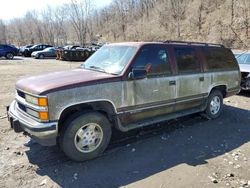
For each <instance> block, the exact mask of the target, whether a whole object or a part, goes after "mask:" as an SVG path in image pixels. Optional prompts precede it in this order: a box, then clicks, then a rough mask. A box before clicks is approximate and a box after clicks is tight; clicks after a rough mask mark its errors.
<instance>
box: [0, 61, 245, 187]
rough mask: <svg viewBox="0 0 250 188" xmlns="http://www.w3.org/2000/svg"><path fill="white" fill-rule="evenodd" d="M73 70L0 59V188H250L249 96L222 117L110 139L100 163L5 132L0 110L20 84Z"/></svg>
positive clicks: (235, 99)
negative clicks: (71, 157)
mask: <svg viewBox="0 0 250 188" xmlns="http://www.w3.org/2000/svg"><path fill="white" fill-rule="evenodd" d="M79 64H80V63H75V62H71V63H68V62H62V61H56V60H48V59H46V60H34V59H31V58H21V57H17V58H15V60H12V61H8V60H4V59H0V80H1V87H0V152H1V154H0V187H84V188H85V187H86V188H89V187H90V188H92V187H97V188H99V187H104V188H106V187H107V188H112V187H131V188H132V187H134V188H141V187H145V188H146V187H147V188H151V187H152V188H167V187H185V188H186V187H197V188H200V187H207V188H208V187H209V188H210V187H250V123H249V121H250V111H249V109H250V98H249V97H250V93H246V92H245V93H241V94H239V95H236V96H232V97H230V98H227V99H225V100H224V110H223V113H222V115H221V116H220V117H219V118H218V119H216V120H206V119H204V118H203V117H201V116H200V115H198V114H197V115H192V116H188V117H184V118H180V119H176V120H172V121H168V122H164V123H161V124H159V125H152V126H150V127H149V128H144V129H139V130H135V131H131V132H129V133H126V134H125V133H122V134H121V133H119V132H115V133H114V134H113V137H112V141H111V144H110V146H109V148H108V150H107V151H106V152H105V153H104V155H103V156H101V157H100V158H97V159H94V160H91V161H87V162H83V163H76V162H73V161H70V160H69V159H67V158H66V157H65V156H64V154H63V153H62V152H61V151H60V150H59V148H58V147H43V146H40V145H38V144H37V143H35V142H34V141H32V140H30V138H29V137H26V136H24V135H22V134H16V133H14V131H13V130H11V129H10V128H9V123H8V121H7V119H6V118H5V115H6V114H5V106H6V105H9V104H10V102H11V101H12V100H13V99H14V95H15V89H14V88H15V82H16V81H17V80H18V79H19V78H21V77H24V76H29V75H35V74H39V73H44V72H51V71H57V70H67V69H72V68H75V67H77V66H79Z"/></svg>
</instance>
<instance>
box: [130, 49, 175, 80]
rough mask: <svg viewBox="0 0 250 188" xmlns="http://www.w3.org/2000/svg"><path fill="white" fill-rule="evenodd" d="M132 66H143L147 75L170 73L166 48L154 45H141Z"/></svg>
mask: <svg viewBox="0 0 250 188" xmlns="http://www.w3.org/2000/svg"><path fill="white" fill-rule="evenodd" d="M133 68H142V69H144V68H145V69H146V70H147V71H148V76H157V75H167V74H171V68H170V62H169V58H168V53H167V50H166V48H165V47H164V46H156V45H150V46H145V47H143V48H142V49H141V50H140V52H139V54H138V56H137V57H136V59H135V61H134V64H133Z"/></svg>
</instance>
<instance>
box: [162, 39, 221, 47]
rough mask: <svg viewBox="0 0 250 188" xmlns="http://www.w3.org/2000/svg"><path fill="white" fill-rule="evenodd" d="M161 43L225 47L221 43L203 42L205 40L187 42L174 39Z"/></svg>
mask: <svg viewBox="0 0 250 188" xmlns="http://www.w3.org/2000/svg"><path fill="white" fill-rule="evenodd" d="M163 43H168V44H181V45H183V44H185V45H197V46H214V47H223V48H225V46H224V45H222V44H215V43H205V42H189V41H174V40H166V41H164V42H163Z"/></svg>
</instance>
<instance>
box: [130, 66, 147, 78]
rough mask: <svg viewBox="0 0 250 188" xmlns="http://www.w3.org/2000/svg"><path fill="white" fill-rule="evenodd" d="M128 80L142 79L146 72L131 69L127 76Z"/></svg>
mask: <svg viewBox="0 0 250 188" xmlns="http://www.w3.org/2000/svg"><path fill="white" fill-rule="evenodd" d="M128 77H129V79H132V80H137V79H143V78H146V77H147V71H146V70H145V69H138V68H135V69H132V72H130V73H129V75H128Z"/></svg>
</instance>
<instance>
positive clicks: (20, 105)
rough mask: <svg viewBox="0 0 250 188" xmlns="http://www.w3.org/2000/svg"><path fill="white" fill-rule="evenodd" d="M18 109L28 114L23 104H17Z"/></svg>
mask: <svg viewBox="0 0 250 188" xmlns="http://www.w3.org/2000/svg"><path fill="white" fill-rule="evenodd" d="M17 105H18V108H19V109H20V110H22V111H24V112H26V106H24V105H23V104H21V103H19V102H17Z"/></svg>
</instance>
